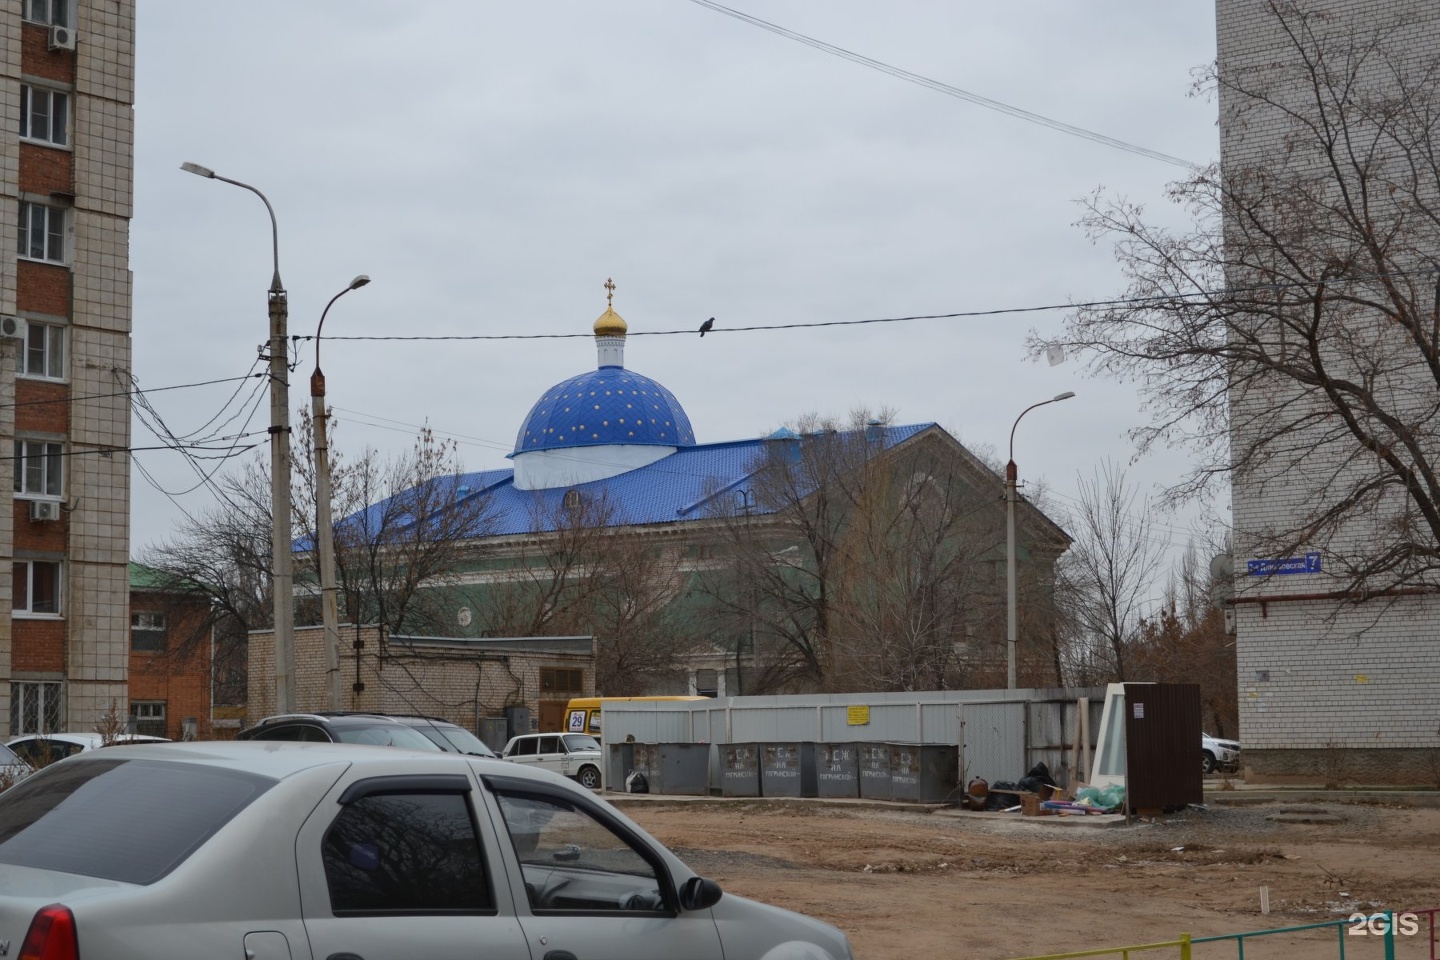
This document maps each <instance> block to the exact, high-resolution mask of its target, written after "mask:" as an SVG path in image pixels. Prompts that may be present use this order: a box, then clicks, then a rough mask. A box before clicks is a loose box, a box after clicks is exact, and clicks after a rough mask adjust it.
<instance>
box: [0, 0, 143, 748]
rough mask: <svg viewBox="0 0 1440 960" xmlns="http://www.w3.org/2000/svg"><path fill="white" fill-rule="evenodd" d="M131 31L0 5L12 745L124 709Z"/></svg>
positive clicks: (6, 598)
mask: <svg viewBox="0 0 1440 960" xmlns="http://www.w3.org/2000/svg"><path fill="white" fill-rule="evenodd" d="M134 26H135V5H134V2H133V0H8V2H7V3H5V4H4V6H3V9H0V47H3V51H4V55H3V58H0V60H3V65H4V78H3V81H4V86H3V94H0V103H3V107H4V124H5V136H4V139H3V148H0V184H3V186H0V189H3V192H4V197H3V199H0V210H3V216H0V229H3V230H4V237H3V238H0V243H3V244H4V249H6V250H8V251H9V255H8V256H4V257H0V335H3V336H0V435H4V436H5V437H6V438H8V439H10V440H11V441H12V444H13V455H0V489H5V490H11V491H12V492H13V496H12V501H11V509H9V510H0V554H3V555H6V556H8V559H9V562H10V563H11V566H12V570H13V576H12V578H11V579H10V580H9V581H5V580H3V579H0V697H3V698H4V701H5V702H4V703H3V704H0V734H3V735H6V736H8V735H14V734H18V733H29V732H35V731H50V730H67V729H88V728H90V727H92V726H93V725H94V723H95V722H96V720H97V719H98V718H99V717H100V716H101V715H102V714H103V713H105V712H106V711H107V710H110V709H115V710H118V711H122V712H124V711H126V710H127V704H126V665H127V657H128V653H129V628H130V622H129V619H128V591H129V577H128V572H127V565H126V561H127V554H128V550H129V502H130V479H129V478H130V460H129V455H128V453H126V449H127V448H128V447H129V443H130V413H129V402H128V399H127V397H126V394H125V391H127V390H128V389H129V386H130V380H129V376H130V352H131V344H130V271H129V250H128V247H129V222H130V216H131V183H132V176H131V174H132V169H133V157H132V153H133V152H132V144H133V131H134V116H133V104H134V89H135V86H134V52H135V46H134ZM6 452H7V453H10V452H11V451H9V450H7V451H6ZM7 608H8V614H7V613H6V609H7Z"/></svg>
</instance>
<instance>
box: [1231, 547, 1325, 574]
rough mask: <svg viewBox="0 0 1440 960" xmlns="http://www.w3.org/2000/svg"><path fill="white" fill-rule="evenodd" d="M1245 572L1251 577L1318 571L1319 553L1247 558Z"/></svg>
mask: <svg viewBox="0 0 1440 960" xmlns="http://www.w3.org/2000/svg"><path fill="white" fill-rule="evenodd" d="M1245 569H1246V572H1247V573H1249V574H1250V576H1252V577H1270V576H1285V575H1287V574H1292V573H1319V572H1320V554H1318V553H1307V554H1305V556H1303V557H1280V558H1278V559H1275V560H1247V561H1245Z"/></svg>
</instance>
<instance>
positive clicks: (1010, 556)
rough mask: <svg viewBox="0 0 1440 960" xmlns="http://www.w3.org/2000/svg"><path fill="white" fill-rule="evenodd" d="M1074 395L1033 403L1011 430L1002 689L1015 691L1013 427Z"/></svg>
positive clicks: (1016, 622) (1017, 623) (1016, 616)
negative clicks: (1040, 409) (1046, 406)
mask: <svg viewBox="0 0 1440 960" xmlns="http://www.w3.org/2000/svg"><path fill="white" fill-rule="evenodd" d="M1073 396H1075V392H1074V391H1073V390H1067V391H1065V392H1064V393H1060V394H1056V395H1055V396H1053V397H1051V398H1050V399H1049V400H1041V401H1040V402H1039V403H1032V404H1031V405H1030V406H1028V407H1026V408H1025V409H1024V410H1021V411H1020V416H1018V417H1016V418H1015V423H1014V424H1013V425H1011V427H1010V462H1009V463H1007V464H1005V599H1006V606H1005V614H1006V617H1005V637H1006V640H1008V641H1009V644H1008V646H1009V649H1008V653H1007V657H1006V669H1005V689H1007V690H1014V689H1015V643H1016V640H1017V639H1018V637H1017V634H1018V633H1019V632H1020V613H1019V610H1017V609H1016V604H1015V501H1016V500H1017V499H1019V491H1018V490H1017V489H1016V486H1017V485H1016V480H1017V478H1018V477H1019V473H1020V472H1019V470H1018V469H1016V467H1015V428H1016V427H1018V426H1020V420H1021V419H1022V418H1023V417H1024V416H1025V414H1027V413H1029V412H1030V411H1031V410H1034V409H1035V408H1036V407H1043V406H1045V404H1047V403H1059V402H1060V401H1061V400H1069V399H1070V398H1071V397H1073Z"/></svg>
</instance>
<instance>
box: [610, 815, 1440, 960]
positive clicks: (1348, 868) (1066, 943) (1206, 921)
mask: <svg viewBox="0 0 1440 960" xmlns="http://www.w3.org/2000/svg"><path fill="white" fill-rule="evenodd" d="M1245 799H1249V798H1245ZM622 804H623V809H624V810H625V812H626V814H627V815H629V816H630V817H632V818H633V819H634V820H635V821H636V822H638V823H640V824H641V825H642V826H644V827H645V828H646V829H647V830H649V831H650V832H651V833H653V834H654V835H655V836H656V837H658V838H659V839H660V840H661V841H663V842H664V843H665V844H666V845H668V846H669V847H671V848H672V849H673V850H675V851H676V852H677V853H679V854H680V856H681V857H682V858H683V859H684V860H685V861H686V862H687V863H689V864H690V866H691V867H692V868H694V869H695V870H697V871H698V872H699V873H701V874H702V875H705V876H709V877H711V878H712V879H715V880H718V881H719V882H720V884H721V886H722V887H723V888H724V889H725V890H726V891H728V892H731V893H737V894H740V895H743V896H747V897H752V898H755V899H758V900H764V901H767V902H769V903H774V904H777V905H780V906H783V907H787V908H789V909H792V910H798V911H800V912H802V913H807V914H810V915H812V916H815V917H819V918H821V919H824V920H826V921H828V922H830V923H833V924H835V925H837V926H839V927H840V928H841V929H843V930H844V931H845V932H846V933H847V934H848V935H849V937H850V942H851V945H852V947H853V948H854V951H855V955H856V957H859V958H869V960H886V958H902V957H903V958H915V957H945V958H976V960H1005V958H1011V957H1023V956H1032V955H1039V954H1046V953H1058V952H1061V951H1070V950H1084V949H1094V948H1099V947H1108V946H1121V945H1125V944H1135V943H1143V942H1154V941H1159V940H1172V939H1175V938H1176V937H1177V936H1178V935H1179V934H1181V933H1189V934H1191V935H1192V936H1196V937H1199V936H1206V935H1212V934H1224V933H1238V932H1243V931H1252V930H1260V929H1265V928H1274V927H1284V926H1293V925H1300V924H1305V923H1315V922H1319V921H1322V920H1335V919H1344V918H1346V917H1348V916H1350V915H1351V914H1353V913H1359V912H1363V913H1372V912H1375V911H1378V910H1386V909H1395V910H1405V909H1426V908H1432V907H1437V906H1440V810H1437V809H1429V808H1420V807H1409V806H1405V805H1402V804H1399V803H1375V802H1332V803H1322V804H1315V803H1297V802H1289V801H1285V802H1281V801H1270V802H1265V803H1260V804H1249V803H1247V804H1245V805H1234V806H1232V805H1220V804H1218V803H1217V804H1213V805H1211V806H1210V807H1209V808H1208V809H1206V810H1199V809H1193V808H1192V809H1189V810H1187V811H1185V812H1183V813H1180V814H1173V815H1165V816H1160V817H1157V818H1155V820H1154V821H1153V822H1140V823H1137V824H1135V825H1132V826H1129V827H1127V826H1124V825H1123V824H1122V825H1119V826H1112V827H1093V826H1079V825H1075V824H1065V825H1055V824H1051V823H1044V822H1037V821H1040V820H1041V819H1045V820H1049V819H1050V818H1021V817H1019V816H1018V815H1014V814H1012V815H1004V814H955V813H947V812H919V811H913V810H895V809H886V808H885V807H884V806H883V805H864V806H862V805H845V804H841V803H835V802H828V803H827V802H823V801H822V802H814V801H810V802H805V801H791V802H786V801H733V800H730V801H722V800H713V801H712V800H690V801H681V800H672V799H666V798H647V799H645V800H642V799H640V798H633V799H626V800H623V801H622ZM1282 809H1283V810H1300V811H1323V812H1325V813H1328V814H1333V815H1335V816H1338V817H1341V818H1343V820H1342V821H1341V822H1339V823H1329V824H1315V823H1278V822H1274V821H1272V820H1270V819H1268V818H1269V817H1270V816H1271V815H1274V814H1276V813H1279V812H1281V811H1282ZM1300 816H1301V818H1307V817H1309V818H1312V819H1313V817H1310V815H1307V814H1304V813H1302V814H1301V815H1300ZM1066 819H1070V818H1066ZM1261 886H1268V887H1269V891H1270V894H1269V895H1270V908H1271V909H1270V914H1269V915H1268V916H1263V915H1262V914H1261V911H1260V888H1261ZM1359 929H1360V928H1359V927H1358V925H1357V927H1356V932H1354V933H1347V934H1346V935H1345V936H1344V939H1345V944H1344V946H1345V953H1344V954H1343V956H1346V957H1350V958H1353V960H1364V958H1368V957H1375V958H1376V960H1379V958H1381V957H1382V956H1383V942H1382V938H1381V937H1379V936H1375V935H1374V934H1371V933H1363V932H1359ZM1339 936H1340V935H1339V934H1337V932H1336V931H1335V930H1334V929H1330V930H1325V931H1322V932H1320V933H1318V934H1317V933H1314V932H1312V933H1307V934H1291V935H1284V936H1280V935H1276V936H1271V937H1267V938H1264V939H1263V940H1258V941H1247V943H1246V946H1245V951H1244V956H1245V957H1246V958H1250V960H1289V958H1297V960H1299V958H1303V960H1320V958H1326V957H1335V956H1337V955H1338V954H1337V940H1338V939H1339ZM1429 940H1430V931H1429V930H1428V928H1427V921H1426V920H1425V918H1423V917H1422V918H1421V919H1420V921H1419V932H1418V933H1416V934H1413V935H1410V936H1400V937H1398V938H1397V952H1396V957H1397V960H1407V958H1412V957H1414V958H1423V960H1428V958H1429V957H1430V956H1431V954H1430V944H1429ZM1176 955H1177V954H1176V953H1175V952H1173V951H1164V952H1157V953H1153V954H1143V955H1141V956H1146V957H1150V956H1153V957H1156V958H1157V960H1159V958H1161V957H1165V958H1169V957H1174V956H1176ZM1236 955H1237V951H1236V945H1235V943H1234V941H1227V942H1222V943H1215V944H1205V945H1199V946H1197V947H1195V952H1194V956H1195V957H1196V958H1197V960H1205V958H1227V957H1229V958H1233V957H1235V956H1236ZM1437 956H1440V954H1437Z"/></svg>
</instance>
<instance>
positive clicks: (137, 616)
mask: <svg viewBox="0 0 1440 960" xmlns="http://www.w3.org/2000/svg"><path fill="white" fill-rule="evenodd" d="M165 646H166V643H165V614H163V613H161V612H159V611H158V610H137V611H136V612H134V613H132V614H130V649H131V650H164V649H165ZM131 713H132V715H133V714H134V711H133V710H132V711H131Z"/></svg>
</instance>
